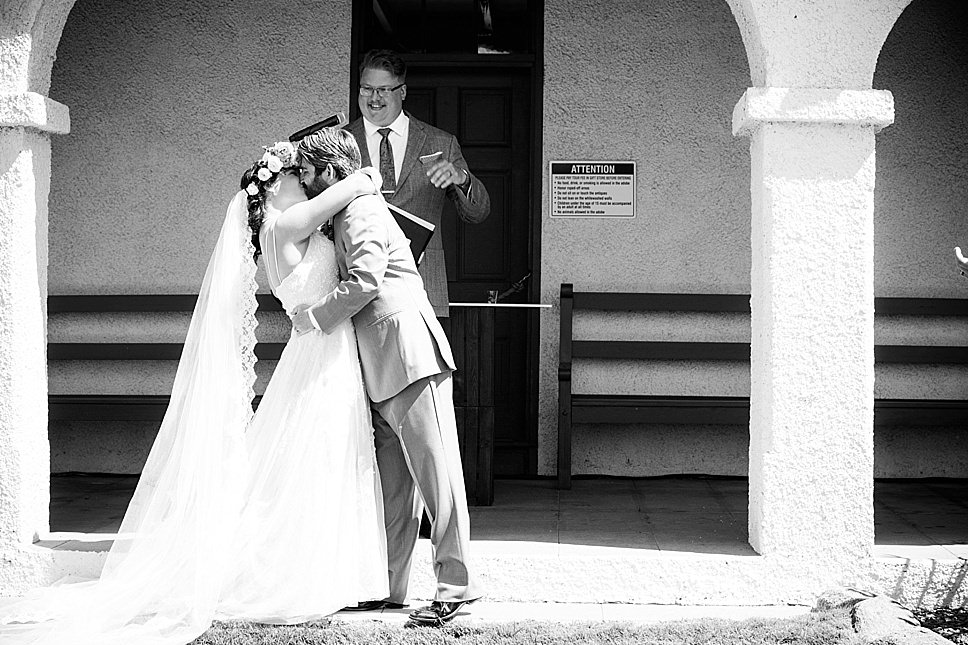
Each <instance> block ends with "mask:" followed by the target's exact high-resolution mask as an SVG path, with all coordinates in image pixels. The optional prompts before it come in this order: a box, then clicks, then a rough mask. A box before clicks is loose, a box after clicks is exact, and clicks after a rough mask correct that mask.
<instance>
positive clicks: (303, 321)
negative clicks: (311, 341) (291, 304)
mask: <svg viewBox="0 0 968 645" xmlns="http://www.w3.org/2000/svg"><path fill="white" fill-rule="evenodd" d="M292 328H293V330H294V331H295V332H296V335H297V336H302V335H303V334H305V333H308V332H311V331H313V330H314V329H317V327H316V325H314V324H313V318H312V314H310V313H309V307H308V306H307V305H300V306H299V308H298V309H297V310H296V315H295V316H293V317H292Z"/></svg>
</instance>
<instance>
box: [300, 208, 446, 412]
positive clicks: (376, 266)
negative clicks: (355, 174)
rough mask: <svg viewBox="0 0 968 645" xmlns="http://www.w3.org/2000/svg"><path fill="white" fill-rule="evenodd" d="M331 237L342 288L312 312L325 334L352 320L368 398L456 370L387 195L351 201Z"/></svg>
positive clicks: (382, 397) (383, 396) (376, 398)
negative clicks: (385, 196)
mask: <svg viewBox="0 0 968 645" xmlns="http://www.w3.org/2000/svg"><path fill="white" fill-rule="evenodd" d="M333 232H334V243H335V245H336V261H337V263H338V265H339V272H340V283H339V285H338V286H337V287H336V289H335V290H334V291H333V292H332V293H330V294H329V295H327V296H326V297H325V298H324V299H323V300H322V301H320V302H319V303H318V304H317V305H315V306H314V307H313V315H314V317H315V318H316V321H317V322H318V323H319V326H320V329H322V330H323V331H324V332H329V331H331V330H332V329H333V328H334V327H335V326H336V325H337V324H339V323H340V322H342V321H344V320H346V319H347V318H352V320H353V326H354V327H355V328H356V337H357V342H358V344H359V348H360V362H361V364H362V366H363V381H364V384H365V386H366V392H367V395H368V396H369V397H370V400H372V401H374V402H380V401H384V400H386V399H388V398H390V397H392V396H394V395H395V394H397V393H399V392H400V391H401V390H403V389H404V388H405V387H407V386H408V385H410V384H411V383H413V382H415V381H417V380H418V379H421V378H423V377H425V376H432V375H434V374H440V373H441V372H444V371H447V370H453V369H456V368H455V365H454V357H453V354H452V353H451V350H450V345H449V344H448V342H447V338H446V336H444V330H443V329H442V328H441V326H440V323H438V322H437V318H436V316H435V315H434V310H433V307H431V305H430V301H429V300H428V299H427V293H426V291H424V285H423V281H422V280H421V278H420V274H419V273H418V272H417V266H416V264H415V263H414V261H413V255H412V254H411V252H410V241H409V240H408V239H407V238H406V236H405V235H404V234H403V231H402V230H400V227H399V226H398V225H397V223H396V220H395V219H394V218H393V216H392V215H390V211H389V210H388V209H387V206H386V202H384V200H383V198H382V197H381V196H379V195H367V196H364V197H359V198H357V199H356V200H354V201H353V202H352V203H350V205H349V206H347V207H346V208H345V209H344V210H343V211H341V212H340V213H339V214H338V215H336V217H335V218H334V219H333Z"/></svg>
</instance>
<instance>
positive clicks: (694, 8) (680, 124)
mask: <svg viewBox="0 0 968 645" xmlns="http://www.w3.org/2000/svg"><path fill="white" fill-rule="evenodd" d="M661 4H662V6H661V7H644V6H642V7H640V6H635V7H627V6H625V5H621V4H620V3H618V6H615V4H614V3H613V4H611V5H610V7H613V8H615V11H614V12H613V13H608V12H603V13H604V15H602V16H594V17H592V19H591V20H589V19H588V17H587V16H586V17H585V18H584V19H581V20H579V19H576V18H575V16H574V14H572V13H570V10H571V9H574V10H576V11H577V10H578V9H577V6H572V5H569V4H565V5H563V6H562V5H560V4H558V3H556V6H554V7H547V8H546V25H545V38H546V57H547V67H548V72H547V74H546V79H545V144H544V145H545V149H544V155H545V161H546V162H547V161H551V160H558V159H572V158H577V159H584V158H593V159H611V158H618V159H623V158H628V159H634V160H637V161H638V162H639V186H638V190H637V195H636V212H637V217H636V219H635V220H631V221H629V220H611V221H595V220H557V219H551V218H549V217H548V215H549V213H548V205H547V204H545V206H544V213H543V227H542V235H543V238H542V254H543V257H542V271H543V276H542V284H543V286H542V292H543V300H544V301H545V302H553V303H555V304H557V291H558V285H559V283H560V282H562V281H571V282H574V283H575V288H576V289H602V290H614V291H618V290H625V289H627V290H641V291H646V290H648V291H666V290H668V291H685V292H724V293H725V292H742V293H749V289H750V286H749V253H750V250H749V237H748V236H749V233H750V230H749V226H750V222H749V215H748V209H749V208H750V203H749V187H748V183H749V181H748V180H749V174H748V173H749V163H750V162H749V148H748V142H747V141H746V140H743V139H738V140H733V141H729V140H728V133H727V132H726V130H725V129H724V128H725V127H726V126H725V125H724V124H725V118H726V117H725V112H726V111H727V110H729V109H732V105H733V103H735V100H736V99H737V98H738V97H739V95H740V94H742V92H743V90H744V89H745V87H746V86H748V85H749V84H750V77H749V74H750V73H751V72H750V71H748V70H747V68H746V59H745V55H744V52H743V51H741V50H739V47H741V46H742V43H740V41H739V38H740V36H739V33H740V30H739V28H738V27H737V26H736V24H735V22H734V19H733V16H732V15H731V14H729V13H728V12H727V11H726V10H725V8H724V7H721V6H719V5H718V4H716V3H705V4H704V5H703V6H702V7H699V6H698V5H693V4H690V3H688V2H682V1H679V2H673V3H661ZM905 4H907V3H906V1H897V2H889V3H883V2H881V3H877V2H867V1H866V0H865V1H864V2H857V3H852V4H851V5H849V6H847V5H843V3H829V2H819V3H810V4H797V5H795V6H794V5H793V4H787V5H784V4H781V5H771V4H770V3H755V2H744V1H736V2H730V5H732V6H733V7H734V10H736V11H737V18H736V20H738V21H739V22H740V23H741V24H743V25H744V34H743V38H745V39H746V40H747V41H749V42H746V43H745V46H746V48H747V49H751V56H752V62H751V63H750V65H751V66H752V68H753V69H752V75H753V81H752V82H753V84H754V85H763V84H778V83H779V84H780V85H790V86H797V85H800V86H802V85H818V86H821V87H825V86H834V87H848V88H863V87H864V86H865V85H868V86H869V83H870V80H871V78H872V76H873V79H874V87H876V88H880V89H886V90H890V91H891V92H892V93H893V95H894V97H895V101H896V106H897V121H896V123H895V124H894V125H892V126H891V127H889V128H887V129H885V130H883V131H882V132H880V133H879V134H878V135H877V159H876V164H875V165H876V174H875V177H876V188H875V193H874V200H875V201H874V208H875V215H874V236H875V237H874V240H875V246H874V249H875V250H874V253H875V256H874V257H875V260H874V261H875V265H874V286H875V294H876V295H878V296H933V297H940V296H947V297H965V296H966V295H968V294H966V289H968V283H966V282H965V280H964V278H961V277H960V276H958V275H957V274H956V272H955V271H953V270H952V266H953V265H952V261H951V255H952V252H951V248H952V247H953V246H954V245H955V244H961V245H962V246H966V245H968V227H966V224H965V222H966V221H968V219H966V218H965V210H964V204H965V203H968V199H966V198H968V195H966V194H965V193H966V192H968V172H966V171H965V163H964V159H965V158H968V155H966V150H965V148H966V145H968V137H966V136H965V134H964V132H968V128H966V125H968V124H966V123H965V120H966V118H968V117H966V114H968V110H966V109H964V108H965V107H968V106H966V104H968V86H965V84H964V83H963V82H960V80H959V79H960V78H961V70H963V69H964V67H965V65H966V63H968V60H965V59H966V58H968V47H966V42H965V38H966V27H965V25H966V24H968V21H966V20H965V18H966V17H968V16H966V15H965V14H966V12H968V10H966V9H965V8H964V6H963V3H962V4H959V3H958V2H957V1H956V0H941V1H928V0H916V1H915V2H914V3H913V4H912V5H911V6H910V7H909V8H908V9H907V10H906V11H905V12H904V14H903V15H902V16H901V19H900V20H899V21H898V23H897V26H896V27H895V28H894V30H893V31H892V32H891V33H890V36H889V37H888V39H887V42H886V44H885V46H884V50H883V52H882V53H881V57H880V60H879V62H878V67H877V72H876V74H875V73H874V70H873V68H872V66H870V65H868V64H867V63H864V64H863V65H860V66H857V67H855V68H851V69H848V68H846V67H845V64H848V60H850V61H854V64H856V62H857V61H858V60H860V59H862V58H864V57H863V56H860V55H857V56H842V57H839V56H830V54H829V52H831V51H836V50H837V47H840V46H841V45H840V44H838V43H841V42H842V41H843V40H844V38H845V37H847V35H848V34H849V35H850V37H849V38H848V39H851V38H852V39H857V40H856V44H855V46H852V51H853V50H854V49H863V50H864V51H865V52H866V51H868V50H869V51H871V52H873V51H876V47H875V46H876V43H877V42H878V38H883V37H884V34H886V33H887V31H888V30H889V27H890V23H891V21H892V20H893V18H894V16H896V15H897V13H899V12H900V11H901V8H903V6H904V5H905ZM765 10H766V11H770V12H773V13H772V14H770V15H765V14H763V11H765ZM832 12H840V15H841V17H840V18H838V20H837V24H838V25H839V28H838V29H831V28H824V29H821V30H819V32H818V31H811V30H810V26H811V25H814V26H815V25H817V24H820V23H821V22H823V21H825V20H827V21H829V20H830V16H831V15H832ZM843 12H847V13H849V14H852V15H853V18H851V19H843ZM754 15H756V16H757V17H758V18H757V19H759V20H761V21H765V22H762V23H761V24H760V25H759V29H761V31H757V30H755V29H750V28H748V27H749V26H750V25H751V24H752V23H750V21H751V20H752V16H754ZM744 21H745V22H744ZM579 25H580V26H579ZM588 30H592V34H593V35H592V36H591V37H587V38H586V33H587V32H588ZM762 30H765V31H762ZM784 33H785V34H788V35H789V36H790V37H783V36H782V34H784ZM594 34H600V35H599V36H595V35H594ZM804 34H812V36H811V37H816V38H817V43H815V44H816V45H817V46H816V47H814V46H813V45H811V44H810V43H804V42H802V38H803V36H804ZM794 36H796V37H794ZM703 39H705V40H708V41H709V42H710V46H711V47H712V49H710V50H709V53H705V52H704V51H700V50H699V49H698V48H696V49H695V50H693V49H692V47H694V46H695V43H696V42H699V41H702V40H703ZM764 39H767V41H768V46H767V45H765V44H764V42H766V41H764ZM579 41H580V42H581V44H580V45H579V44H578V42H579ZM599 42H601V43H605V44H601V45H597V44H596V43H599ZM615 43H623V45H616V44H615ZM670 48H677V50H676V52H675V53H674V54H673V53H667V49H670ZM804 51H806V52H808V53H807V54H804V53H803V52H804ZM809 52H813V54H816V53H819V52H823V55H822V56H819V57H815V58H816V60H814V59H813V58H811V56H813V54H811V53H809ZM807 60H809V61H811V62H810V64H809V66H810V69H806V68H804V66H803V64H802V63H803V61H807ZM872 60H873V59H872ZM767 67H770V69H772V72H771V74H770V75H768V74H767V73H766V71H765V70H766V69H767ZM848 67H849V65H848ZM585 78H588V79H591V80H592V83H591V84H593V85H594V86H595V87H596V91H594V92H589V91H588V89H587V88H588V86H589V83H587V82H585V81H584V80H583V79H585ZM632 79H635V80H634V81H633V80H632ZM838 79H839V80H838ZM835 81H836V82H835ZM635 84H640V85H641V84H644V85H645V86H647V87H649V88H650V91H649V92H646V93H640V95H636V94H635V93H633V92H631V91H629V90H628V89H627V87H628V86H630V85H635ZM720 112H721V113H722V114H720ZM719 119H722V123H720V122H719ZM575 124H581V125H575ZM924 141H928V142H929V145H923V142H924ZM543 181H544V183H543V190H544V191H545V197H546V198H547V185H548V184H547V182H548V177H547V176H545V177H544V178H543ZM557 316H558V311H557V309H555V310H553V311H551V312H546V313H545V314H544V315H543V318H542V332H541V338H542V345H541V366H542V367H541V370H542V371H541V391H540V403H539V406H540V409H539V415H540V419H541V422H540V426H539V441H540V443H541V445H540V448H539V471H540V472H545V473H551V472H552V469H553V467H554V463H555V445H556V444H555V439H556V433H555V423H556V391H555V383H556V360H557V322H558V319H557ZM595 322H596V323H597V322H598V321H595ZM906 324H907V326H908V328H909V329H910V330H911V331H910V332H909V333H908V334H907V336H906V338H904V339H902V340H900V341H898V342H900V343H903V342H911V343H919V342H938V343H939V344H940V343H942V342H943V343H950V344H955V345H957V344H964V343H965V342H968V335H959V334H960V332H958V331H957V330H955V332H954V333H952V334H948V335H947V336H946V337H945V338H944V339H943V340H941V339H939V340H937V341H925V340H924V337H931V335H932V332H931V330H930V329H929V327H928V326H929V325H930V324H931V323H930V321H925V320H924V319H909V320H908V321H907V323H906ZM954 324H955V326H956V327H957V328H959V329H961V328H963V327H964V321H960V322H956V323H954ZM622 325H624V328H623V329H621V330H619V331H618V332H615V333H612V331H613V330H610V331H609V334H612V335H611V336H602V335H597V336H595V335H590V336H587V337H614V338H619V337H628V338H638V339H641V340H674V339H689V338H699V337H700V336H702V334H704V333H708V334H709V336H710V337H711V338H719V339H723V340H731V339H734V336H735V329H736V328H735V327H731V328H730V330H727V329H725V328H724V327H723V325H722V323H721V322H720V321H717V320H715V319H714V318H708V319H706V320H689V321H684V322H683V324H681V325H673V326H672V327H671V328H670V329H666V330H657V329H656V328H655V327H654V326H649V325H648V324H645V323H641V322H623V323H622ZM592 328H594V325H592ZM745 334H746V336H747V338H748V334H749V330H748V325H747V328H746V330H745ZM919 336H920V337H921V338H920V339H919ZM878 342H886V341H881V340H880V339H879V340H878ZM624 367H626V368H629V369H634V371H628V370H626V371H624V372H622V376H621V377H620V378H609V377H608V375H607V374H606V373H605V371H604V370H599V371H598V372H597V373H596V372H595V371H594V370H587V369H585V368H583V367H581V366H576V376H575V378H576V380H581V381H583V386H588V388H589V389H587V390H585V391H592V392H594V391H600V392H609V391H611V392H618V391H626V392H631V391H635V390H634V388H633V385H632V384H636V385H637V384H642V383H644V384H645V385H646V387H647V388H649V387H653V388H654V389H638V390H637V391H638V392H640V393H646V394H662V393H669V394H675V393H681V394H710V395H716V394H719V395H726V394H731V393H734V392H735V393H736V394H741V395H745V394H748V382H749V375H748V374H746V375H745V379H744V378H743V377H742V376H743V375H742V374H741V372H740V370H739V368H738V366H737V367H736V371H735V372H733V373H731V375H730V376H724V375H723V372H724V370H723V366H716V365H702V364H691V365H665V366H662V365H658V366H657V365H653V364H640V365H638V366H634V368H633V366H631V365H627V366H624ZM963 372H964V371H963V370H957V369H952V368H946V367H936V366H928V367H924V366H918V367H913V366H894V365H891V366H879V367H878V368H877V375H876V379H875V393H876V395H877V396H879V397H895V398H918V397H925V398H945V397H948V398H961V397H963V396H964V392H965V391H968V389H966V387H965V383H966V379H968V377H966V376H964V374H963ZM627 377H628V378H627ZM740 390H742V391H740ZM655 430H658V432H656V431H655ZM739 430H740V431H739V432H736V433H734V435H735V439H734V440H735V442H736V443H735V444H729V447H730V449H728V450H724V449H723V448H724V447H725V446H724V444H723V441H724V438H723V435H722V434H721V432H720V431H719V430H714V432H713V434H712V435H711V437H712V438H711V439H710V443H709V445H708V446H700V447H699V449H698V451H696V452H702V453H704V454H703V457H702V459H698V458H697V460H696V461H695V462H694V463H691V464H690V463H688V462H689V459H690V458H689V457H688V456H683V455H682V454H679V453H681V451H682V449H681V446H680V445H679V444H677V443H675V442H672V443H666V437H667V435H666V434H665V433H664V432H662V431H661V429H654V428H652V427H648V426H640V427H635V426H632V427H617V428H607V427H602V426H594V427H590V428H584V427H582V426H577V427H576V432H575V451H574V455H573V458H574V464H575V466H574V467H575V471H576V472H584V473H608V474H626V475H630V474H637V475H654V474H664V473H665V472H667V471H666V470H665V468H666V466H667V465H668V464H670V463H682V462H683V461H685V462H686V463H685V464H683V466H684V468H685V470H684V471H683V472H692V471H693V470H691V469H690V468H689V467H690V466H691V467H692V469H698V468H699V467H702V468H705V469H707V470H705V471H704V472H709V473H712V474H744V473H745V467H746V465H745V463H741V462H742V460H735V459H733V457H734V456H735V455H737V454H739V453H740V452H741V451H742V450H745V447H746V445H747V444H745V443H741V442H746V441H747V438H746V433H745V432H743V431H742V429H739ZM947 430H949V431H950V432H951V433H952V434H950V435H949V441H947V442H944V443H942V444H938V443H936V442H921V443H920V444H919V445H918V454H919V457H918V458H917V459H916V460H914V461H917V462H918V463H920V464H921V465H922V466H921V467H917V468H915V467H912V456H911V454H910V452H908V451H909V449H910V447H911V445H910V442H909V441H902V440H901V439H900V435H901V434H903V433H904V432H909V433H910V432H913V433H914V434H915V435H917V434H918V431H917V429H913V428H902V429H893V430H891V431H879V432H878V434H877V436H876V437H875V439H876V441H877V450H876V470H875V472H876V474H877V475H878V476H897V477H903V476H914V475H915V474H917V473H922V474H925V473H927V474H931V475H934V476H965V475H966V474H968V471H966V470H965V469H964V466H963V464H964V462H965V461H966V459H968V444H966V443H965V440H964V439H959V437H962V436H963V434H964V432H963V431H964V430H965V428H950V429H947ZM938 431H939V430H938V429H935V432H938ZM636 442H638V444H639V447H638V449H637V450H636V451H635V453H634V454H631V455H630V454H629V452H628V449H629V448H630V447H634V446H635V444H636ZM609 444H614V445H615V446H616V450H615V451H614V452H613V453H609V450H608V448H607V446H608V445H609ZM952 447H954V448H956V453H957V454H963V455H965V458H954V457H953V456H952V454H951V448H952ZM931 464H934V466H933V467H932V466H931Z"/></svg>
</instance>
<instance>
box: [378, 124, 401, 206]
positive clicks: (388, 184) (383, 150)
mask: <svg viewBox="0 0 968 645" xmlns="http://www.w3.org/2000/svg"><path fill="white" fill-rule="evenodd" d="M377 132H379V133H380V134H381V135H383V141H381V142H380V176H381V177H383V187H382V189H381V190H382V192H384V193H392V192H394V191H395V190H396V189H397V173H396V168H394V167H393V147H392V146H390V132H392V130H390V128H380V129H379V130H377Z"/></svg>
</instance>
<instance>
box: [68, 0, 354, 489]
mask: <svg viewBox="0 0 968 645" xmlns="http://www.w3.org/2000/svg"><path fill="white" fill-rule="evenodd" d="M350 31H351V3H349V2H335V3H322V4H320V3H309V4H306V3H303V4H299V3H265V2H256V1H253V0H247V1H241V2H233V3H224V2H219V1H217V0H201V1H196V0H192V1H187V0H173V1H171V2H164V3H152V2H144V1H141V0H136V1H133V2H125V3H118V2H110V1H108V0H79V1H78V2H77V3H76V5H75V6H74V9H73V10H72V11H71V13H70V16H69V18H68V20H67V23H66V25H65V27H64V33H63V36H62V38H61V40H60V45H59V47H58V48H57V60H56V62H55V64H54V68H53V74H52V82H51V89H50V95H51V96H52V97H59V99H60V101H61V102H63V103H65V104H67V105H68V106H69V107H70V109H71V117H72V125H73V128H72V131H71V134H70V135H69V136H66V137H59V138H57V139H55V140H54V141H53V143H52V148H53V173H52V177H51V194H50V212H51V222H50V275H49V286H50V293H51V294H55V295H60V294H139V293H156V294H157V293H176V294H180V293H197V291H198V287H199V285H200V284H201V280H202V276H203V274H204V271H205V267H206V265H207V262H208V259H209V255H210V253H211V250H212V247H213V246H214V242H215V239H216V237H217V236H218V230H219V226H220V225H221V222H222V218H223V217H224V214H225V207H226V205H227V204H228V202H229V200H230V199H231V197H232V195H233V194H234V193H235V191H236V190H238V182H239V177H240V176H241V174H242V171H243V170H244V169H245V168H246V167H247V166H248V165H249V164H250V163H251V162H252V161H253V160H254V159H256V158H257V157H258V156H260V155H261V149H260V147H261V146H262V145H265V144H267V143H271V142H273V141H277V140H280V139H284V138H286V137H287V136H288V134H289V133H290V132H293V131H295V130H297V129H299V128H300V127H303V126H305V125H308V124H310V123H313V122H315V121H317V120H319V119H320V118H322V117H324V116H327V115H329V114H331V113H333V112H335V111H338V110H339V111H344V112H346V111H347V108H348V97H349V57H350ZM259 277H260V280H261V279H262V274H261V271H260V276H259ZM187 322H188V316H181V317H179V316H178V315H177V314H173V315H160V316H159V315H142V316H131V315H128V316H125V315H120V314H118V315H111V314H102V315H94V316H83V315H67V314H56V315H54V316H52V317H51V321H50V323H51V324H50V337H49V341H50V342H98V341H103V342H180V341H181V340H183V339H184V334H185V330H186V329H187ZM283 327H285V329H283ZM258 333H259V336H260V339H264V340H271V341H278V340H284V339H285V337H286V334H287V333H288V327H287V326H280V324H279V321H278V320H275V319H273V318H272V317H271V316H270V317H264V318H263V319H262V320H261V321H260V328H259V330H258ZM273 366H274V363H272V362H266V361H263V362H260V364H259V372H260V381H259V383H258V384H257V388H258V389H259V390H260V391H261V390H262V389H263V388H264V384H265V381H266V379H267V378H268V376H269V375H270V374H271V370H272V368H273ZM174 371H175V364H174V362H164V361H159V362H156V363H152V364H148V363H144V362H142V363H130V362H128V363H126V362H124V361H118V362H112V361H106V362H101V363H83V362H77V361H52V362H51V363H50V365H49V381H50V391H51V393H54V394H83V393H90V394H167V393H169V392H170V389H171V380H172V378H173V377H174ZM155 426H157V424H145V423H140V424H138V423H135V424H132V423H130V422H117V423H113V424H112V423H106V424H99V425H94V424H90V423H83V422H65V421H57V420H55V421H52V422H51V424H50V439H51V469H52V471H53V472H59V471H65V470H82V471H97V472H139V471H140V469H141V467H142V465H143V463H144V458H145V456H146V455H147V450H148V449H149V448H150V445H151V442H152V440H153V439H154V432H155V431H156V427H155Z"/></svg>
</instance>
